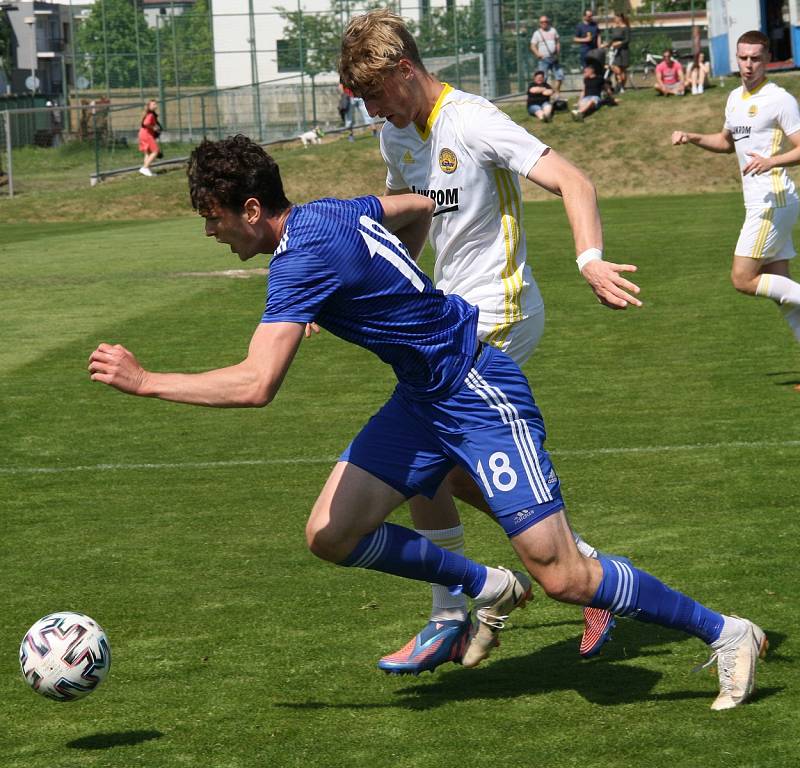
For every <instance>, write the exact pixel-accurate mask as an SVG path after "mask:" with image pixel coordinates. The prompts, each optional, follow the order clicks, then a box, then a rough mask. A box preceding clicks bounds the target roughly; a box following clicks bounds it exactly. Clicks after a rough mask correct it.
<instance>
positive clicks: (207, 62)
mask: <svg viewBox="0 0 800 768" xmlns="http://www.w3.org/2000/svg"><path fill="white" fill-rule="evenodd" d="M209 14H210V11H209V5H208V0H197V1H196V2H195V4H194V6H193V7H191V8H187V9H186V11H185V12H184V13H182V14H175V16H171V15H169V16H163V17H158V23H157V25H156V27H148V25H147V23H146V21H145V17H144V13H143V10H142V7H141V0H96V2H95V3H94V5H92V6H91V12H90V14H89V16H88V17H87V19H86V20H85V21H84V22H83V23H82V24H81V26H80V27H79V28H78V33H77V38H76V39H77V53H78V56H77V58H78V61H77V70H78V74H79V75H83V76H84V77H86V78H89V79H90V80H91V81H92V84H93V86H94V87H95V88H98V87H104V86H107V87H109V88H135V87H138V86H139V85H141V86H142V87H145V88H154V87H157V86H159V85H163V86H175V85H176V82H178V83H179V84H180V85H182V86H183V85H194V86H198V85H201V86H202V85H205V86H209V87H211V86H213V84H214V50H213V41H212V35H211V27H210V18H209ZM176 64H177V66H176Z"/></svg>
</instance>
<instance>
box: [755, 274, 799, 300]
mask: <svg viewBox="0 0 800 768" xmlns="http://www.w3.org/2000/svg"><path fill="white" fill-rule="evenodd" d="M756 296H767V297H768V298H770V299H773V300H774V301H777V302H778V304H794V305H795V306H798V307H800V283H796V282H795V281H794V280H790V279H789V278H788V277H784V276H783V275H771V274H769V273H768V272H764V273H763V274H762V275H761V277H759V278H758V286H756Z"/></svg>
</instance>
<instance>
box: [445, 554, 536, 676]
mask: <svg viewBox="0 0 800 768" xmlns="http://www.w3.org/2000/svg"><path fill="white" fill-rule="evenodd" d="M498 567H499V569H500V570H501V571H503V572H504V573H505V574H506V576H507V578H508V584H507V585H506V587H505V589H504V590H503V591H502V592H501V593H500V594H499V595H498V596H497V597H496V598H495V599H494V600H493V601H492V602H490V603H486V604H484V605H480V604H478V603H476V604H475V607H474V608H473V611H472V614H473V616H474V617H475V623H474V624H473V626H472V631H471V632H470V637H469V640H468V641H467V647H466V649H465V650H464V656H463V658H462V660H461V664H462V666H465V667H477V666H478V664H480V663H481V662H482V661H483V660H484V659H485V658H486V657H487V656H488V655H489V654H490V653H491V652H492V648H495V647H496V646H498V645H500V641H499V639H498V637H497V635H498V633H499V632H500V630H501V629H503V627H504V626H505V625H506V620H507V619H508V615H509V614H510V613H511V611H513V610H514V609H515V608H523V607H524V606H525V604H526V603H528V602H529V601H530V600H531V599H533V593H532V591H531V580H530V579H529V578H528V577H527V576H526V575H525V574H524V573H522V572H521V571H509V570H508V568H503V566H498Z"/></svg>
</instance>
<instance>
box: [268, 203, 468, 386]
mask: <svg viewBox="0 0 800 768" xmlns="http://www.w3.org/2000/svg"><path fill="white" fill-rule="evenodd" d="M382 219H383V207H382V206H381V204H380V201H379V200H378V199H377V198H376V197H372V196H370V197H361V198H356V199H354V200H335V199H325V200H317V201H314V202H312V203H308V204H307V205H300V206H295V207H294V208H293V209H292V211H291V212H290V214H289V216H288V218H287V220H286V227H285V230H284V234H283V237H282V238H281V242H280V243H279V244H278V247H277V248H276V249H275V253H274V255H273V257H272V260H271V261H270V267H269V285H268V290H267V306H266V309H265V311H264V316H263V317H262V322H264V323H274V322H294V323H308V322H312V321H314V322H317V323H318V324H319V325H320V326H322V327H323V328H325V329H326V330H328V331H330V332H331V333H333V334H335V335H336V336H339V337H341V338H343V339H345V340H346V341H350V342H352V343H354V344H358V345H359V346H361V347H364V348H365V349H368V350H370V351H371V352H374V353H375V354H376V355H377V356H378V357H379V358H380V359H381V360H383V361H384V362H386V363H388V364H389V365H391V366H392V368H394V371H395V374H396V375H397V379H398V381H399V382H400V386H401V387H402V388H403V389H406V390H407V391H408V392H409V393H410V394H412V396H413V397H415V398H418V399H424V400H433V399H437V398H440V397H443V396H446V395H448V394H450V393H452V392H453V391H455V390H456V389H458V388H460V387H461V386H463V382H464V377H465V376H466V374H467V372H468V371H469V369H470V367H471V365H472V363H473V361H474V358H475V353H476V348H477V322H478V309H477V308H476V307H473V306H472V305H471V304H468V303H467V302H466V301H464V300H463V299H462V298H460V297H459V296H456V295H448V296H445V295H444V294H443V293H442V292H441V291H437V290H436V289H435V288H434V286H433V284H432V283H431V281H430V280H429V279H428V277H427V276H426V275H425V274H424V273H423V272H422V271H421V270H420V269H419V268H418V267H417V265H416V264H415V263H414V262H413V260H412V259H411V258H410V256H409V254H408V251H407V250H406V248H405V246H404V245H403V244H402V243H401V242H400V240H398V238H397V237H395V236H394V235H393V234H392V233H391V232H389V231H388V230H387V229H386V228H385V227H383V226H382V224H381V223H380V222H381V221H382Z"/></svg>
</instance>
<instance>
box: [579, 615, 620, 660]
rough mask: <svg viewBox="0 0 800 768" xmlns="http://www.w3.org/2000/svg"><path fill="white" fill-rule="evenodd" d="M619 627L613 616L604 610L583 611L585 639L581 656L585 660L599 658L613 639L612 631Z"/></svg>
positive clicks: (583, 639)
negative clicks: (605, 646)
mask: <svg viewBox="0 0 800 768" xmlns="http://www.w3.org/2000/svg"><path fill="white" fill-rule="evenodd" d="M616 625H617V622H616V621H615V619H614V616H613V614H611V613H609V612H608V611H607V610H605V609H604V608H589V607H588V606H587V607H586V608H584V609H583V637H582V638H581V647H580V654H581V656H583V658H584V659H591V658H592V656H597V654H598V653H600V651H601V650H602V648H603V646H604V645H605V644H606V643H607V642H608V641H609V640H610V639H611V630H612V629H614V627H615V626H616Z"/></svg>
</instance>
